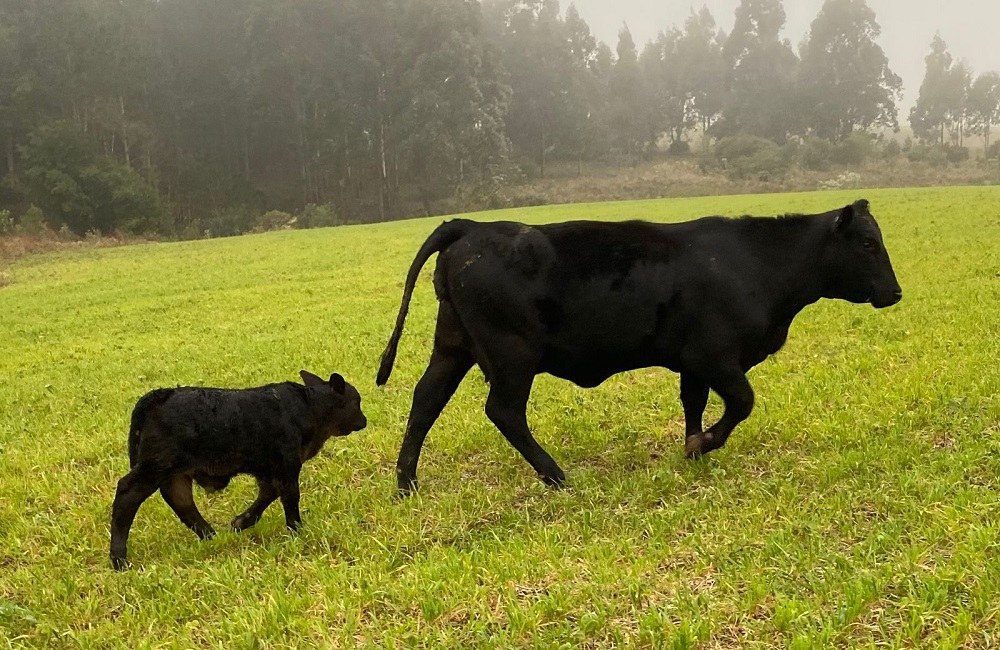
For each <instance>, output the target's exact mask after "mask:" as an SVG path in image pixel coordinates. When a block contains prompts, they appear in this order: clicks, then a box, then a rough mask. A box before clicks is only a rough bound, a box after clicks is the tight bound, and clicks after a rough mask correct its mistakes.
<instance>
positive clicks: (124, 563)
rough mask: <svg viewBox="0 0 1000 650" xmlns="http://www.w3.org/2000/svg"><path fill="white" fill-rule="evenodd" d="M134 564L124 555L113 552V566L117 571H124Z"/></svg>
mask: <svg viewBox="0 0 1000 650" xmlns="http://www.w3.org/2000/svg"><path fill="white" fill-rule="evenodd" d="M131 566H132V563H131V562H129V561H128V560H127V559H125V556H124V555H115V554H114V553H112V554H111V568H112V569H114V570H115V571H124V570H126V569H128V568H129V567H131Z"/></svg>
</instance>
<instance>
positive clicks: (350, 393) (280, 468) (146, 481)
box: [111, 370, 368, 570]
mask: <svg viewBox="0 0 1000 650" xmlns="http://www.w3.org/2000/svg"><path fill="white" fill-rule="evenodd" d="M300 375H301V376H302V380H303V382H305V385H304V386H303V385H300V384H295V383H292V382H285V383H282V384H270V385H267V386H261V387H259V388H246V389H240V390H228V389H221V388H189V387H181V388H161V389H158V390H154V391H152V392H150V393H147V394H146V395H144V396H143V397H142V398H140V399H139V401H138V402H137V403H136V405H135V409H133V411H132V426H131V428H130V430H129V439H128V452H129V463H130V464H131V467H132V471H130V472H129V473H128V474H126V475H125V476H124V477H123V478H122V479H121V480H120V481H118V491H117V493H116V494H115V502H114V506H113V507H112V513H111V565H112V566H113V567H114V568H115V569H116V570H121V569H124V568H125V567H126V566H128V560H127V559H126V555H127V544H128V534H129V529H130V528H131V527H132V521H133V519H135V513H136V511H137V510H138V509H139V506H140V505H141V504H142V502H143V501H145V500H146V499H147V498H149V496H150V495H152V494H153V492H155V491H156V490H159V491H160V494H162V495H163V500H164V501H166V502H167V505H169V506H170V508H171V509H172V510H173V511H174V512H175V513H176V514H177V517H178V518H179V519H180V520H181V521H182V522H183V523H184V525H185V526H187V527H188V528H190V529H191V530H193V531H194V532H195V534H197V535H198V537H200V538H202V539H206V538H208V537H211V536H212V535H214V534H215V531H214V530H213V529H212V526H211V525H210V524H209V523H208V522H207V521H205V519H204V517H202V516H201V513H200V512H198V508H197V506H196V505H195V503H194V498H193V496H192V493H191V485H192V482H196V483H198V484H199V485H201V486H202V487H204V488H205V489H206V490H208V491H209V492H213V491H215V490H221V489H223V488H225V487H226V486H227V485H228V484H229V481H230V479H232V478H233V477H234V476H236V475H237V474H249V475H251V476H253V477H254V478H256V479H257V487H258V495H257V500H256V501H254V502H253V503H252V504H251V505H250V507H249V508H247V509H246V512H244V513H242V514H241V515H239V516H237V517H236V518H235V519H233V522H232V527H233V529H234V530H237V531H240V530H244V529H246V528H249V527H250V526H253V525H254V524H255V523H257V522H258V521H259V520H260V518H261V515H263V514H264V510H266V509H267V507H268V506H269V505H271V504H272V503H273V502H274V501H275V500H276V499H281V505H282V506H283V507H284V510H285V523H286V524H287V525H288V527H289V528H291V529H296V528H298V526H299V524H300V523H301V518H300V516H299V470H300V469H301V468H302V463H304V462H305V461H307V460H309V459H310V458H312V457H313V456H315V455H316V454H317V453H319V450H320V449H321V448H322V447H323V443H325V442H326V441H327V440H328V439H329V438H330V437H331V436H346V435H348V434H349V433H351V432H353V431H360V430H361V429H364V428H365V426H366V425H367V423H368V421H367V420H366V419H365V415H364V413H362V411H361V396H360V395H359V394H358V391H357V390H355V389H354V387H353V386H351V385H350V384H348V383H347V382H345V381H344V378H343V377H341V376H340V375H338V374H333V375H331V376H330V380H329V381H324V380H323V379H320V378H319V377H317V376H316V375H313V374H311V373H309V372H306V371H305V370H303V371H302V372H301V373H300Z"/></svg>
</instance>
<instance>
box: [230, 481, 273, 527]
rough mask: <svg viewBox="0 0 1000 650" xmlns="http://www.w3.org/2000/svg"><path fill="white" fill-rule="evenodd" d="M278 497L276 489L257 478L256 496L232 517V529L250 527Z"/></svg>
mask: <svg viewBox="0 0 1000 650" xmlns="http://www.w3.org/2000/svg"><path fill="white" fill-rule="evenodd" d="M277 498H278V490H277V489H275V487H274V485H273V484H271V483H270V482H268V481H262V480H261V479H257V498H256V500H254V502H253V503H251V504H250V507H248V508H247V509H246V510H245V511H244V512H243V513H242V514H240V515H238V516H236V517H235V518H234V519H233V524H232V526H233V530H235V531H236V532H240V531H242V530H246V529H247V528H250V527H251V526H253V525H254V524H256V523H257V522H258V521H260V518H261V517H262V516H263V514H264V511H265V510H267V507H268V506H269V505H271V504H272V503H274V501H275V499H277Z"/></svg>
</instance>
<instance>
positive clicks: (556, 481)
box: [538, 468, 566, 490]
mask: <svg viewBox="0 0 1000 650" xmlns="http://www.w3.org/2000/svg"><path fill="white" fill-rule="evenodd" d="M538 478H540V479H542V483H545V485H548V486H549V487H550V488H554V489H556V490H560V489H562V488H564V487H566V475H565V474H563V471H562V470H561V469H558V468H557V469H556V471H555V472H553V473H550V474H539V475H538Z"/></svg>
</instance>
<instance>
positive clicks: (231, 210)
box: [200, 205, 256, 238]
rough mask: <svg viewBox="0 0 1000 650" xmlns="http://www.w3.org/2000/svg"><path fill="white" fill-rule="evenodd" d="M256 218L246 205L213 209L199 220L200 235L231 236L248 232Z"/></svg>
mask: <svg viewBox="0 0 1000 650" xmlns="http://www.w3.org/2000/svg"><path fill="white" fill-rule="evenodd" d="M255 223H256V218H255V215H254V212H253V211H252V210H251V209H250V208H248V207H246V206H240V205H238V206H232V207H228V208H220V209H217V210H213V211H212V213H211V215H210V216H208V217H206V218H205V219H202V220H201V224H200V225H201V230H202V235H203V236H204V237H206V238H208V237H233V236H235V235H242V234H243V233H246V232H250V231H251V230H252V229H253V227H254V224H255Z"/></svg>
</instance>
